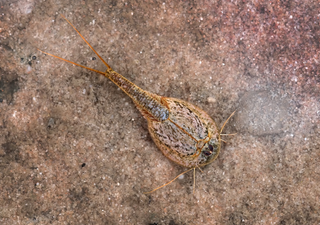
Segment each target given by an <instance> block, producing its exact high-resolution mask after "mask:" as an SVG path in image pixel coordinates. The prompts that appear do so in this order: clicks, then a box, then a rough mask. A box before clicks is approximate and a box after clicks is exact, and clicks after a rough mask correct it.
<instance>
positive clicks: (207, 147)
mask: <svg viewBox="0 0 320 225" xmlns="http://www.w3.org/2000/svg"><path fill="white" fill-rule="evenodd" d="M161 101H162V102H163V104H164V105H166V106H167V108H168V110H169V118H168V119H167V120H165V121H162V122H158V121H154V120H150V119H148V118H147V119H148V128H149V132H150V134H151V137H152V139H153V141H154V142H155V144H156V145H157V146H158V148H159V149H160V150H161V151H162V153H163V154H164V155H165V156H166V157H167V158H169V159H171V160H172V161H174V162H175V163H178V164H180V165H182V166H185V167H189V168H191V167H197V166H204V165H206V164H209V163H210V162H212V161H213V160H215V159H216V158H217V156H218V154H219V151H220V139H219V129H218V128H217V126H216V124H215V122H214V121H213V120H212V119H211V118H210V117H209V116H208V115H207V114H206V113H205V112H204V111H203V110H201V109H199V108H198V107H196V106H194V105H192V104H190V103H188V102H185V101H182V100H180V99H175V98H164V97H162V99H161Z"/></svg>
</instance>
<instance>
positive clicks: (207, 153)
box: [203, 151, 212, 156]
mask: <svg viewBox="0 0 320 225" xmlns="http://www.w3.org/2000/svg"><path fill="white" fill-rule="evenodd" d="M211 153H212V152H210V151H203V154H205V155H206V156H209V155H211Z"/></svg>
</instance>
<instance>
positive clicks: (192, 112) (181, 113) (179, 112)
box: [44, 19, 230, 168]
mask: <svg viewBox="0 0 320 225" xmlns="http://www.w3.org/2000/svg"><path fill="white" fill-rule="evenodd" d="M66 20H67V19H66ZM67 22H68V23H69V24H70V25H71V26H72V27H73V28H74V29H75V30H76V31H77V32H78V34H79V35H80V36H81V38H82V39H83V40H84V41H85V42H86V43H87V44H88V46H89V47H90V48H91V49H92V50H93V51H94V52H95V53H96V54H97V56H98V57H99V58H100V59H101V60H102V62H103V63H104V64H105V65H106V66H107V68H108V69H107V70H106V72H101V71H98V70H95V69H92V68H88V67H86V66H83V65H80V64H77V63H74V62H71V61H69V60H66V59H63V58H60V57H58V56H55V55H52V54H50V53H46V52H44V53H45V54H47V55H50V56H53V57H55V58H58V59H61V60H63V61H65V62H69V63H71V64H74V65H77V66H80V67H82V68H85V69H88V70H91V71H94V72H97V73H99V74H102V75H104V76H105V77H107V78H109V79H110V80H111V81H112V82H113V83H115V84H116V85H117V86H118V87H119V88H121V89H122V90H123V91H124V92H125V93H126V94H127V95H128V96H129V97H130V98H131V99H132V100H133V102H134V103H135V105H136V106H137V108H138V109H139V110H140V112H141V113H142V115H143V116H144V118H146V119H147V121H148V129H149V132H150V134H151V137H152V139H153V141H154V142H155V144H156V145H157V146H158V148H159V149H160V150H161V151H162V153H163V154H164V155H165V156H166V157H167V158H169V159H170V160H172V161H174V162H175V163H177V164H180V165H182V166H185V167H189V168H195V167H201V166H204V165H206V164H208V163H210V162H212V161H213V160H215V159H216V158H217V156H218V154H219V151H220V145H221V139H220V133H221V131H220V130H219V129H218V128H217V126H216V124H215V122H214V121H213V120H212V119H211V118H210V116H208V114H206V113H205V112H204V111H203V110H201V109H199V108H198V107H196V106H194V105H192V104H190V103H188V102H185V101H183V100H179V99H174V98H166V97H161V96H158V95H156V94H152V93H150V92H148V91H145V90H142V89H141V88H139V87H138V86H137V85H135V84H133V83H132V82H130V81H129V80H128V79H126V78H125V77H123V76H122V75H120V74H118V73H117V72H115V71H114V70H112V69H111V67H110V66H109V65H108V64H107V63H106V62H105V61H104V60H103V59H102V57H101V56H100V55H99V54H98V53H97V52H96V51H95V50H94V49H93V48H92V46H91V45H90V44H89V43H88V42H87V41H86V40H85V38H84V37H83V36H82V35H81V34H80V33H79V31H78V30H77V29H76V28H75V27H74V26H73V25H72V24H71V23H70V22H69V21H68V20H67ZM229 118H230V117H229ZM222 127H224V125H223V126H222Z"/></svg>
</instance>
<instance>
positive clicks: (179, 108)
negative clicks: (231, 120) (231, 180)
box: [104, 69, 220, 168]
mask: <svg viewBox="0 0 320 225" xmlns="http://www.w3.org/2000/svg"><path fill="white" fill-rule="evenodd" d="M104 75H105V76H106V77H108V78H109V79H110V80H112V81H113V82H114V83H115V84H116V85H117V86H118V87H120V88H121V89H122V90H123V91H124V92H125V93H126V94H127V95H128V96H129V97H130V98H132V100H133V102H134V103H135V104H136V106H137V108H138V109H139V110H140V112H141V113H142V115H143V116H144V117H145V118H146V119H147V121H148V129H149V132H150V134H151V137H152V139H153V141H154V142H155V144H156V145H157V146H158V148H159V149H160V150H161V151H162V153H163V154H164V155H165V156H166V157H167V158H169V159H171V160H172V161H174V162H175V163H178V164H180V165H182V166H185V167H189V168H191V167H197V166H204V165H206V164H208V163H210V162H212V161H213V160H214V159H216V158H217V156H218V154H219V151H220V136H219V135H220V133H219V129H218V128H217V126H216V124H215V122H214V121H213V120H212V119H211V118H210V116H208V115H207V114H206V113H205V112H204V111H203V110H201V109H199V108H198V107H196V106H194V105H192V104H190V103H188V102H185V101H182V100H180V99H175V98H166V97H161V96H158V95H155V94H152V93H149V92H147V91H144V90H142V89H141V88H139V87H138V86H136V85H135V84H133V83H132V82H130V81H129V80H127V79H126V78H124V77H123V76H122V75H120V74H118V73H116V72H115V71H113V70H111V69H109V70H107V71H106V72H105V74H104Z"/></svg>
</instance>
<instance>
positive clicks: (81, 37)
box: [61, 14, 111, 69]
mask: <svg viewBox="0 0 320 225" xmlns="http://www.w3.org/2000/svg"><path fill="white" fill-rule="evenodd" d="M61 16H62V17H63V19H65V20H66V21H67V22H68V23H69V24H70V25H71V26H72V27H73V29H75V31H77V33H78V34H79V35H80V37H81V38H82V40H84V41H85V42H86V43H87V45H88V46H89V47H90V48H91V49H92V51H94V53H96V55H97V56H98V57H99V59H101V61H102V62H103V63H104V65H106V67H108V69H111V67H110V66H109V65H108V63H106V61H104V59H103V58H102V57H101V56H100V55H99V54H98V52H96V50H94V48H93V47H92V46H91V45H90V44H89V42H87V40H86V39H85V38H84V37H83V36H82V34H80V32H79V31H78V30H77V28H75V26H73V24H72V23H71V22H70V21H69V20H67V18H65V17H64V16H63V15H62V14H61Z"/></svg>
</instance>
